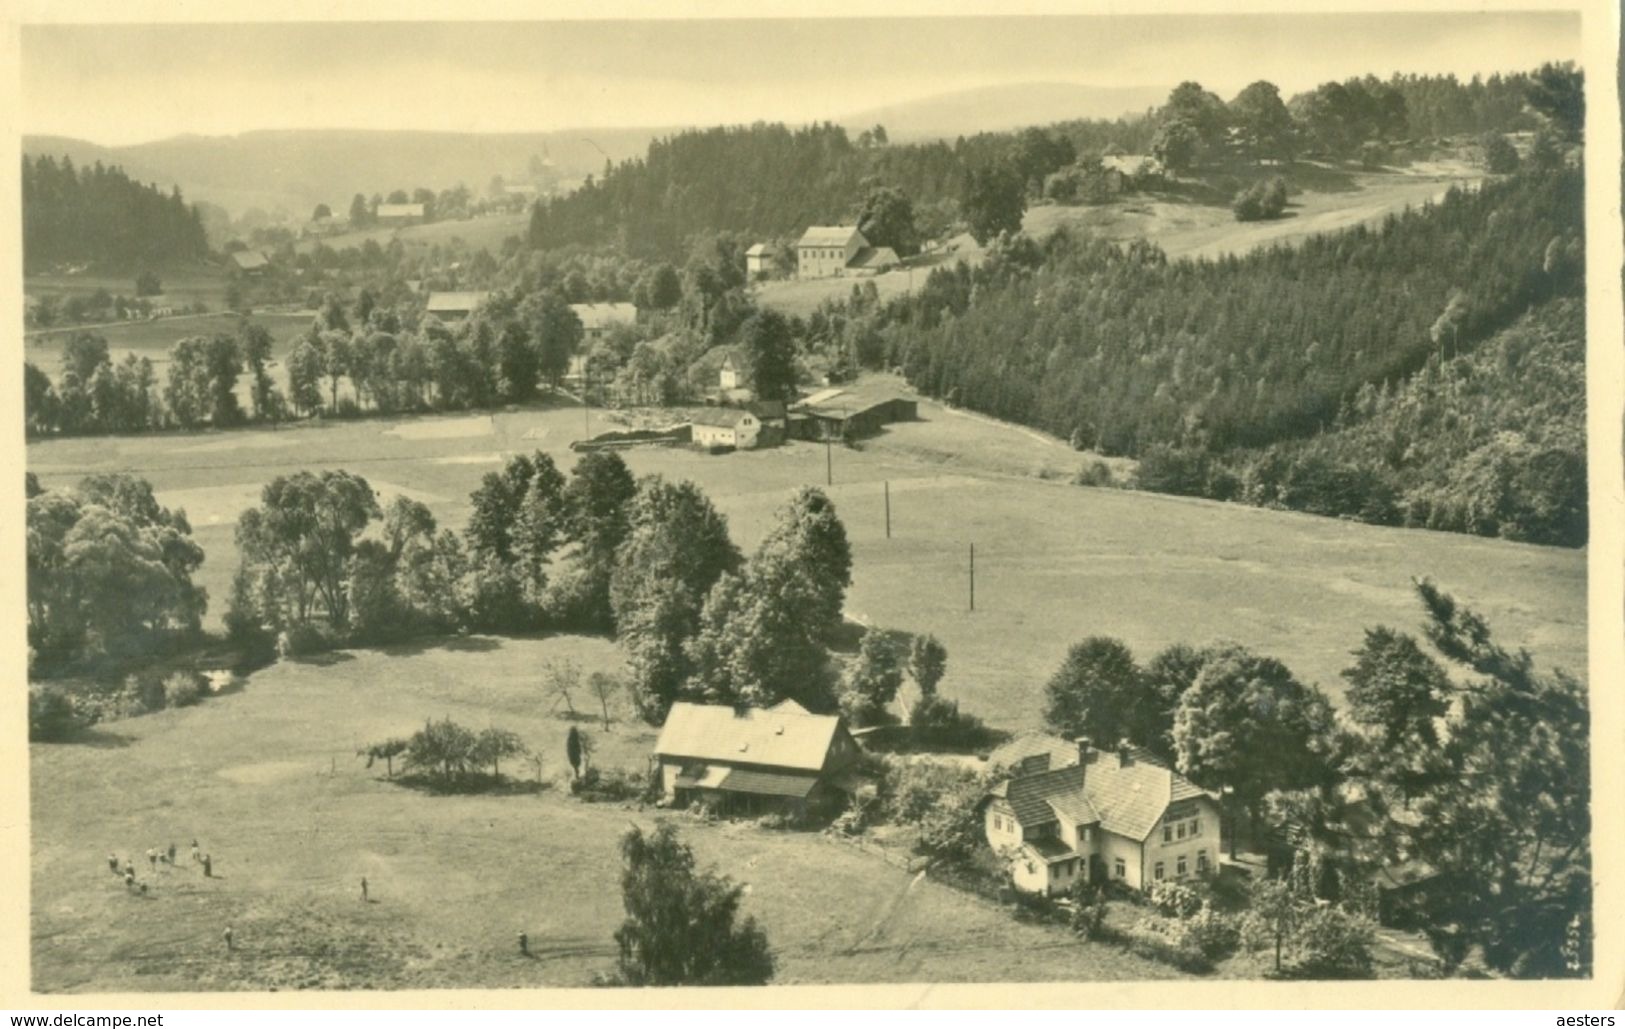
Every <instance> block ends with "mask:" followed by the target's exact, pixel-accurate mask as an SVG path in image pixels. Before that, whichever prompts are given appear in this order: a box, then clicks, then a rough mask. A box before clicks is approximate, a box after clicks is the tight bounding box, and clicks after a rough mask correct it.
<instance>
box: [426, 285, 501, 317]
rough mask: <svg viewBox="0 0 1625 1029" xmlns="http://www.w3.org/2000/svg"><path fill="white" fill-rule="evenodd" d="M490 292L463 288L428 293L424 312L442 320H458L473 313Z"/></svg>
mask: <svg viewBox="0 0 1625 1029" xmlns="http://www.w3.org/2000/svg"><path fill="white" fill-rule="evenodd" d="M490 295H491V294H490V293H489V292H488V291H484V290H463V291H458V292H451V293H430V294H429V302H428V305H427V307H426V308H425V311H426V313H428V314H432V315H434V316H435V317H436V318H438V319H440V320H441V321H443V322H448V323H449V322H460V321H462V320H463V319H465V318H467V317H468V316H469V315H471V314H473V313H474V310H475V309H476V308H478V307H479V306H480V305H481V304H483V303H485V300H486V298H487V297H489V296H490Z"/></svg>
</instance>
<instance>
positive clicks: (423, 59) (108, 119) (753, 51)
mask: <svg viewBox="0 0 1625 1029" xmlns="http://www.w3.org/2000/svg"><path fill="white" fill-rule="evenodd" d="M21 44H22V61H21V77H22V93H21V100H22V125H23V130H24V131H25V132H28V133H41V134H53V135H64V136H73V137H77V138H80V139H86V140H90V141H92V142H95V143H101V144H104V145H121V144H128V143H135V142H143V141H147V140H152V139H159V138H165V137H169V136H175V135H181V134H187V133H193V134H202V135H229V134H233V133H237V132H244V131H249V130H254V129H275V128H282V129H293V128H361V129H433V130H454V131H474V132H497V131H545V130H550V129H560V128H571V127H644V126H661V127H668V126H678V125H707V124H716V123H733V122H746V121H753V120H756V119H768V120H783V121H788V122H792V123H796V122H805V121H810V120H815V119H824V118H830V119H840V118H843V117H844V116H846V115H848V114H853V113H857V112H860V111H864V110H867V109H869V108H872V107H879V106H883V105H887V104H892V103H897V102H900V101H905V100H910V99H916V98H924V97H928V96H933V95H937V94H941V93H947V92H952V91H956V90H962V89H968V88H975V87H979V86H988V85H1000V84H1013V83H1020V82H1075V83H1081V84H1086V85H1096V86H1153V87H1159V88H1161V87H1171V86H1173V85H1174V84H1176V83H1178V82H1179V81H1182V80H1185V79H1195V80H1197V81H1199V82H1201V83H1202V84H1203V85H1204V86H1207V87H1208V88H1209V89H1212V90H1213V91H1215V92H1217V93H1219V94H1220V95H1221V96H1224V97H1226V98H1228V97H1230V96H1232V95H1233V94H1234V93H1235V92H1237V91H1238V90H1239V89H1240V88H1241V87H1242V86H1244V85H1246V84H1247V83H1249V82H1251V81H1253V80H1255V79H1259V78H1265V79H1269V80H1270V81H1272V82H1275V83H1276V84H1277V85H1279V86H1280V87H1281V90H1282V92H1283V94H1286V95H1290V94H1292V93H1294V92H1297V91H1300V90H1302V89H1305V88H1308V87H1312V86H1313V85H1315V84H1317V83H1319V82H1322V81H1325V80H1327V79H1333V78H1344V77H1347V76H1350V75H1355V74H1365V73H1368V72H1369V73H1374V74H1377V75H1379V76H1384V77H1385V76H1387V75H1388V74H1389V73H1391V72H1394V71H1405V72H1427V73H1444V72H1454V73H1456V74H1458V75H1464V76H1465V75H1469V74H1472V73H1474V72H1484V73H1488V72H1492V71H1516V70H1525V69H1529V68H1532V67H1534V66H1536V65H1538V64H1540V63H1541V62H1543V61H1547V60H1577V59H1578V58H1579V55H1580V48H1581V40H1580V21H1579V18H1578V16H1577V15H1574V14H1571V13H1564V12H1557V11H1549V12H1524V13H1515V12H1488V13H1446V14H1440V13H1432V14H1427V13H1415V14H1395V13H1384V14H1346V15H1294V16H1279V15H1269V16H1263V15H1250V16H1221V15H1161V16H1151V17H1066V16H1049V17H998V16H994V17H981V18H946V17H931V18H913V19H881V18H868V19H859V18H839V19H835V18H828V19H815V18H798V19H773V20H759V21H743V20H709V21H653V20H617V21H573V22H556V21H555V22H534V21H533V22H517V23H516V22H508V23H497V22H454V23H434V22H388V23H377V22H374V23H339V22H320V23H316V22H305V23H291V24H226V25H219V24H216V25H199V24H188V25H179V24H170V25H155V24H150V23H148V24H138V25H96V26H82V25H78V26H76V25H40V24H35V25H25V26H24V27H23V30H22V39H21Z"/></svg>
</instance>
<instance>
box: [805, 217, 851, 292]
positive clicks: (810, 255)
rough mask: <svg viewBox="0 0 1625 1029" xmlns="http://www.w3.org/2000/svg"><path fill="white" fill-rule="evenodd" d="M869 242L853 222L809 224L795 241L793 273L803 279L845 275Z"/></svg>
mask: <svg viewBox="0 0 1625 1029" xmlns="http://www.w3.org/2000/svg"><path fill="white" fill-rule="evenodd" d="M868 245H869V241H868V240H867V239H864V238H863V233H861V232H859V231H858V227H857V226H856V225H813V226H810V227H809V228H808V229H807V231H806V232H803V233H802V234H801V238H800V239H799V240H797V241H796V274H797V275H798V276H799V277H800V278H803V279H827V278H831V277H833V276H837V275H845V274H846V268H847V265H849V264H851V263H852V259H853V258H854V257H856V256H857V255H858V251H860V250H862V249H864V248H865V247H867V246H868Z"/></svg>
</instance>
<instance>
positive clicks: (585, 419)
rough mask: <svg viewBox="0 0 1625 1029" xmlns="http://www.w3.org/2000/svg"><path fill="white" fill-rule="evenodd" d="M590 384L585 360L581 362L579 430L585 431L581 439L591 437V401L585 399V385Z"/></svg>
mask: <svg viewBox="0 0 1625 1029" xmlns="http://www.w3.org/2000/svg"><path fill="white" fill-rule="evenodd" d="M590 385H591V383H590V382H588V381H587V365H586V362H582V365H581V431H582V432H584V433H586V435H584V436H582V437H581V438H582V440H583V441H585V440H589V439H592V402H591V401H590V400H588V399H587V387H588V386H590Z"/></svg>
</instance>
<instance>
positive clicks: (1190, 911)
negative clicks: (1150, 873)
mask: <svg viewBox="0 0 1625 1029" xmlns="http://www.w3.org/2000/svg"><path fill="white" fill-rule="evenodd" d="M1151 905H1152V906H1153V907H1155V908H1156V909H1157V910H1158V911H1159V912H1161V913H1162V914H1164V915H1166V916H1168V917H1169V918H1189V917H1190V916H1192V915H1194V914H1196V912H1198V911H1200V910H1201V909H1202V897H1201V894H1199V893H1197V892H1196V890H1194V889H1192V888H1191V887H1190V886H1187V885H1186V884H1185V883H1182V882H1178V881H1176V880H1172V879H1164V880H1163V881H1162V882H1158V883H1153V884H1152V885H1151Z"/></svg>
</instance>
